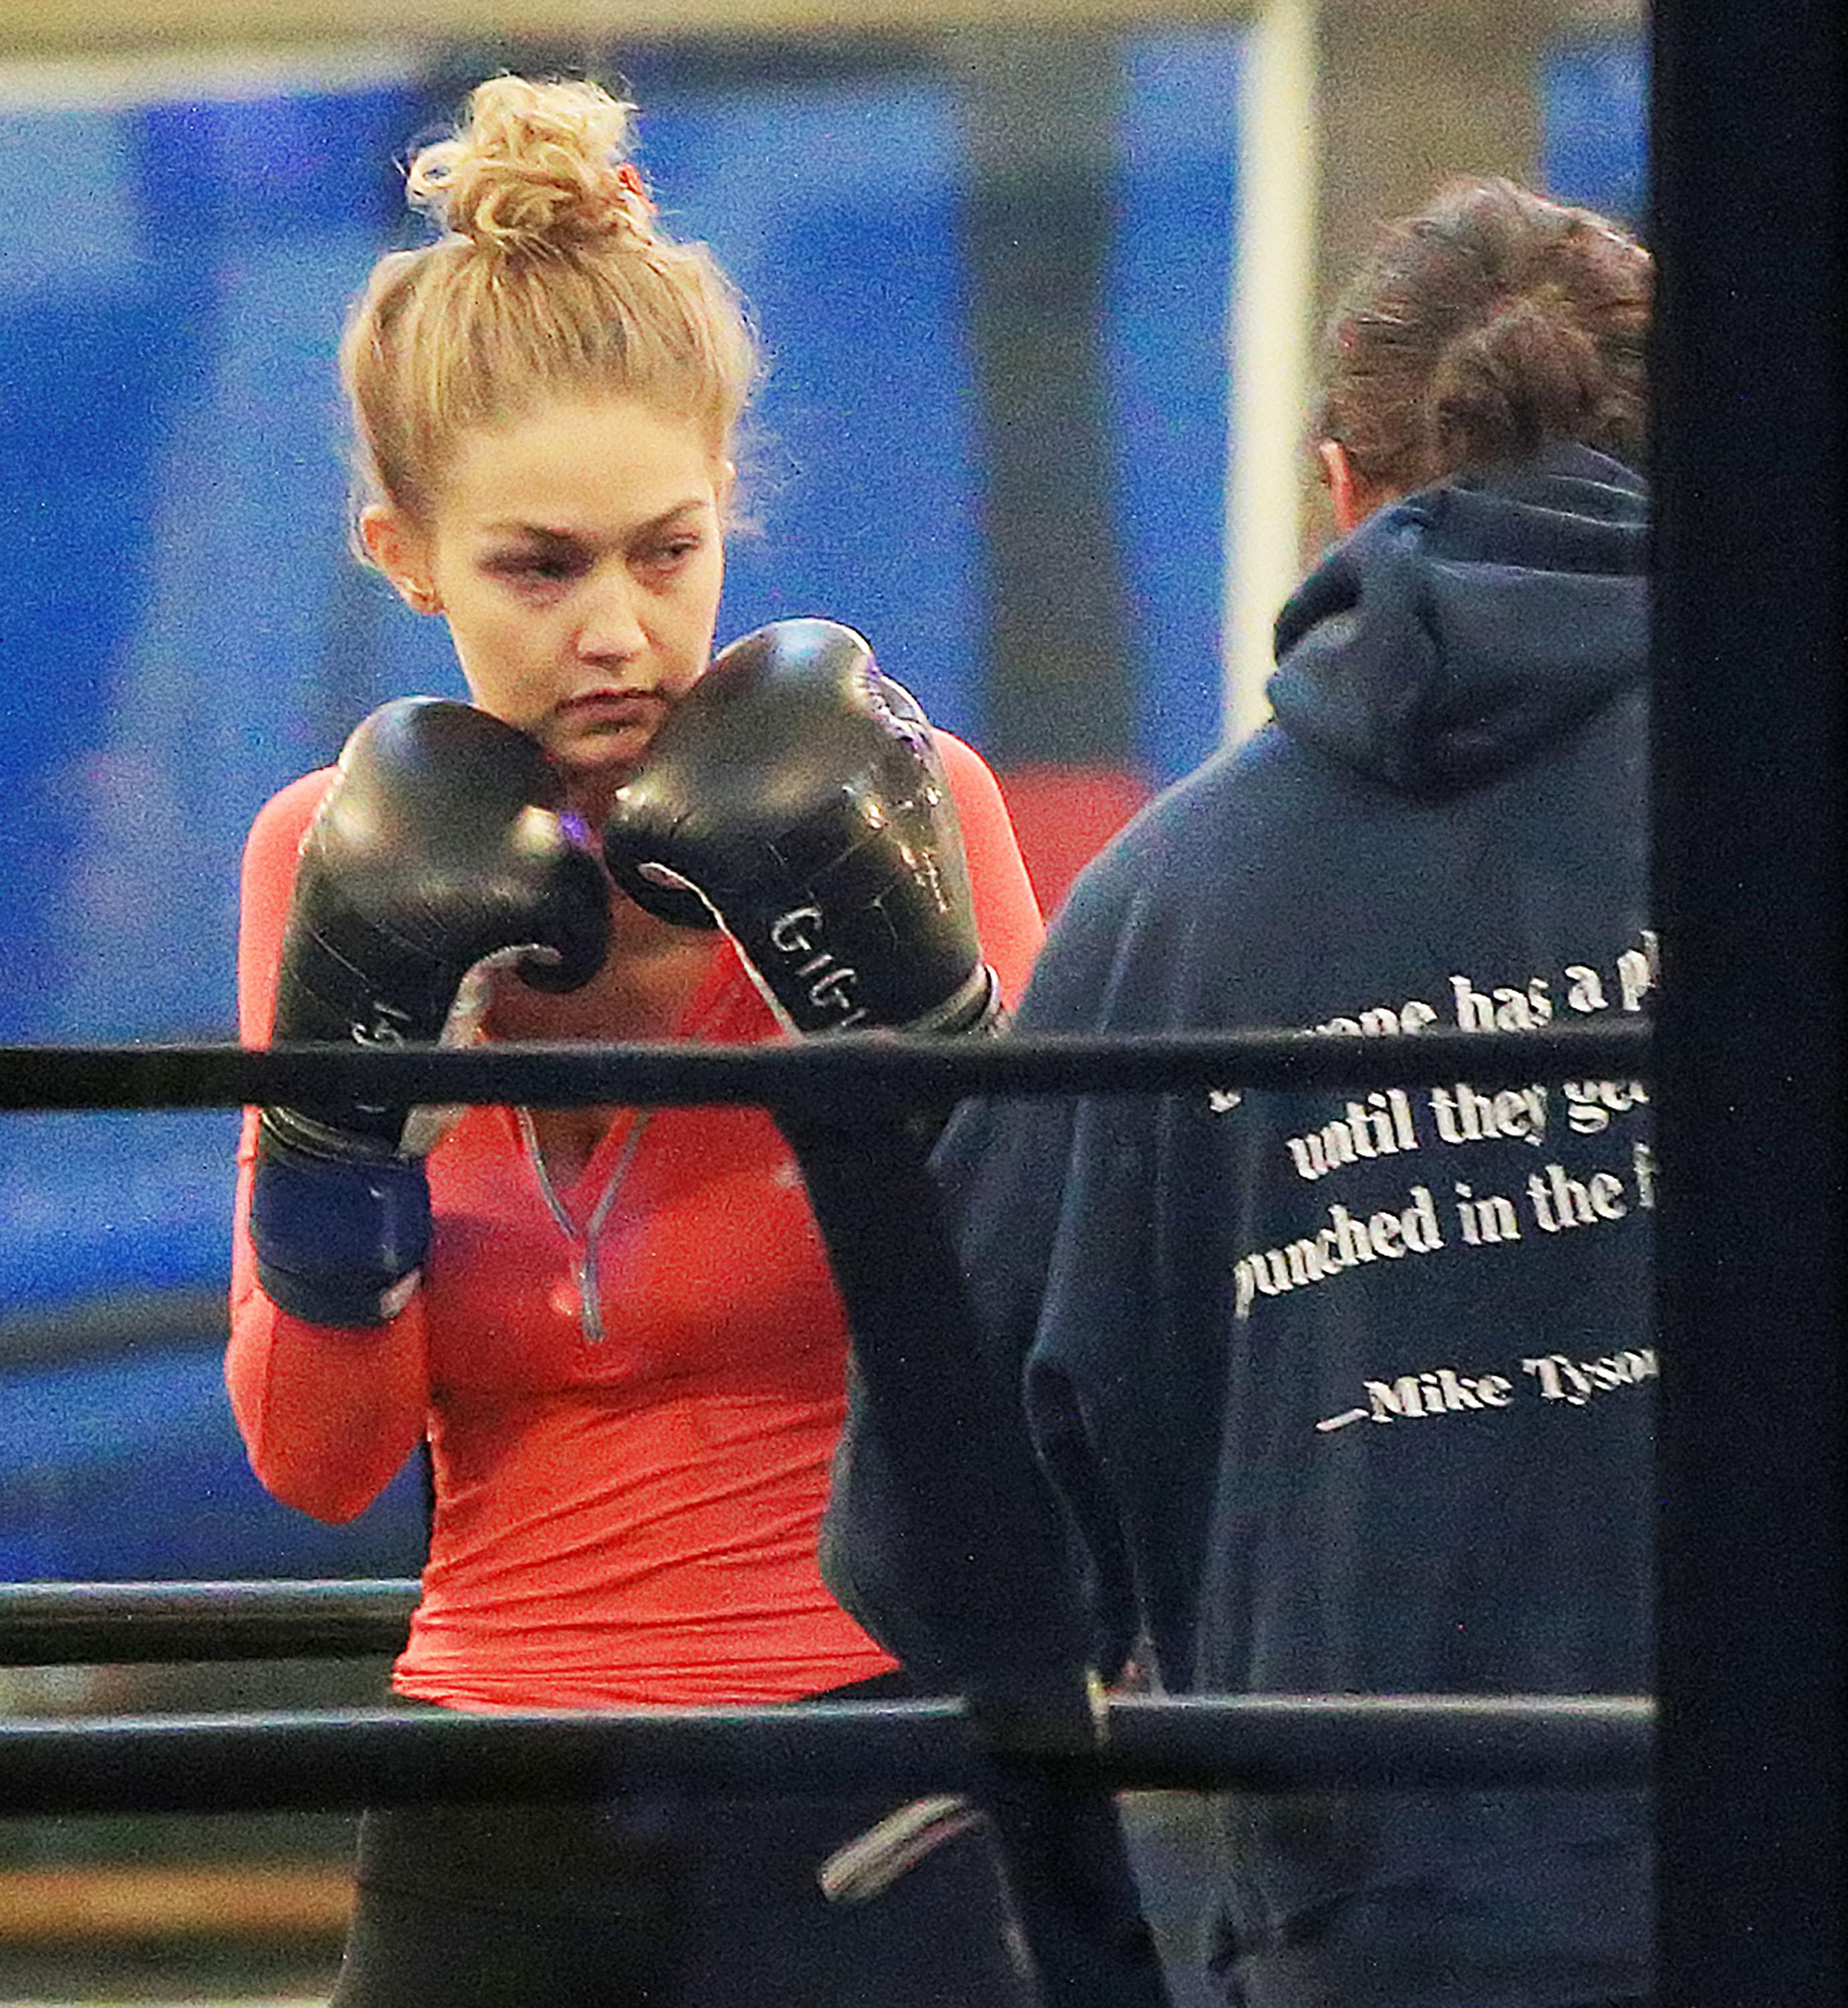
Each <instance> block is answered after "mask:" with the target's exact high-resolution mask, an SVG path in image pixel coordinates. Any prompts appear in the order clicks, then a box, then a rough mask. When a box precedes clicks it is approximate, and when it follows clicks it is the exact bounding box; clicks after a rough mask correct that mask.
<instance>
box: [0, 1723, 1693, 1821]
mask: <svg viewBox="0 0 1848 2008" xmlns="http://www.w3.org/2000/svg"><path fill="white" fill-rule="evenodd" d="M1654 1741H1655V1711H1654V1707H1653V1705H1652V1703H1651V1702H1649V1701H1648V1699H1646V1698H1644V1697H1641V1696H1636V1695H1614V1696H1605V1697H1600V1698H1595V1699H1592V1698H1586V1697H1569V1696H1567V1697H1562V1696H1545V1697H1539V1696H1527V1697H1521V1696H1472V1695H1372V1696H1362V1695H1343V1696H1297V1695H1238V1696H1215V1697H1211V1698H1207V1697H1191V1698H1188V1699H1180V1700H1157V1699H1140V1698H1138V1699H1119V1700H1113V1701H1111V1702H1109V1703H1108V1705H1107V1706H1106V1708H1105V1709H1104V1734H1103V1735H1102V1736H1101V1738H1099V1739H1097V1741H1095V1742H1094V1743H1090V1742H1087V1744H1085V1745H1079V1744H1078V1743H1077V1742H1076V1741H1071V1740H1062V1739H1060V1738H1057V1737H1056V1736H1051V1735H1044V1734H1042V1735H1041V1736H1040V1737H1039V1738H1037V1739H1035V1740H1034V1741H1033V1743H1032V1745H1031V1747H1030V1748H1026V1747H1024V1746H1023V1747H1022V1748H1019V1749H1016V1750H1010V1749H1009V1748H1006V1747H1005V1746H1004V1745H999V1744H998V1743H997V1741H996V1739H995V1736H994V1734H993V1733H992V1730H991V1727H989V1726H988V1723H986V1722H985V1721H984V1718H983V1717H982V1716H981V1715H980V1714H979V1713H977V1711H975V1710H973V1709H972V1708H971V1707H970V1705H969V1704H967V1703H966V1702H962V1701H959V1700H953V1699H946V1700H940V1701H917V1702H814V1703H804V1704H800V1705H799V1706H781V1707H766V1708H761V1709H750V1708H681V1709H674V1708H656V1709H610V1710H599V1711H596V1712H594V1713H592V1712H588V1711H586V1712H565V1711H556V1710H546V1711H536V1712H530V1713H528V1712H525V1711H520V1712H509V1713H495V1714H492V1715H482V1714H472V1713H461V1712H459V1711H455V1710H450V1709H432V1710H430V1711H429V1712H428V1713H425V1712H422V1711H418V1712H412V1711H409V1710H405V1709H327V1710H300V1711H294V1712H289V1713H276V1714H242V1715H207V1716H140V1717H136V1716H91V1717H82V1716H79V1717H73V1718H70V1719H69V1720H56V1719H54V1720H12V1721H5V1722H0V1806H3V1807H4V1808H5V1811H6V1812H8V1813H9V1814H23V1813H50V1812H60V1813H74V1812H87V1813H102V1812H116V1813H121V1812H256V1811H266V1810H267V1811H277V1810H281V1809H285V1808H288V1809H295V1810H302V1809H306V1808H317V1809H320V1810H323V1811H335V1810H341V1809H352V1808H360V1807H362V1806H367V1805H429V1804H439V1803H440V1804H445V1805H447V1804H455V1803H462V1802H469V1801H482V1800H496V1799H500V1800H505V1799H517V1800H546V1799H560V1800H564V1799H579V1798H591V1797H595V1796H597V1795H599V1794H609V1793H616V1792H623V1791H636V1790H641V1791H647V1790H670V1791H677V1792H681V1793H687V1794H695V1795H713V1796H719V1795H723V1794H728V1793H733V1792H741V1791H743V1792H752V1791H754V1792H766V1791H767V1792H776V1791H804V1792H807V1791H831V1790H839V1791H847V1790H864V1789H867V1788H868V1787H871V1788H875V1789H882V1790H889V1791H891V1792H892V1794H894V1796H895V1798H905V1797H911V1796H916V1795H917V1794H922V1793H924V1792H938V1791H967V1792H970V1793H977V1792H979V1791H981V1790H982V1789H983V1787H984V1780H985V1779H986V1777H987V1776H988V1772H989V1769H990V1767H991V1766H992V1764H993V1763H994V1762H995V1760H996V1759H1002V1760H1004V1761H1005V1760H1006V1759H1009V1758H1012V1757H1023V1758H1028V1759H1030V1760H1031V1762H1032V1763H1033V1764H1034V1767H1035V1768H1036V1769H1038V1770H1041V1771H1043V1772H1044V1773H1048V1774H1049V1775H1050V1776H1052V1777H1053V1778H1054V1779H1055V1780H1060V1781H1063V1782H1065V1783H1069V1784H1090V1785H1096V1786H1099V1787H1112V1788H1115V1789H1120V1790H1129V1791H1136V1790H1191V1791H1200V1790H1204V1789H1207V1788H1210V1787H1216V1786H1223V1785H1227V1784H1237V1785H1238V1787H1240V1788H1241V1789H1242V1790H1246V1791H1264V1792H1285V1791H1310V1790H1316V1789H1323V1788H1327V1787H1334V1786H1340V1787H1346V1788H1348V1789H1356V1788H1359V1789H1374V1788H1377V1789H1383V1790H1385V1789H1399V1788H1407V1787H1451V1786H1463V1787H1468V1786H1476V1785H1486V1784H1493V1785H1497V1786H1502V1787H1507V1786H1531V1787H1560V1786H1579V1787H1585V1786H1592V1787H1622V1786H1631V1785H1637V1784H1641V1783H1643V1782H1644V1781H1645V1780H1646V1779H1647V1777H1648V1775H1649V1770H1650V1766H1651V1763H1652V1756H1653V1751H1654Z"/></svg>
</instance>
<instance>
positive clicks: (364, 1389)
mask: <svg viewBox="0 0 1848 2008" xmlns="http://www.w3.org/2000/svg"><path fill="white" fill-rule="evenodd" d="M937 738H938V746H939V748H940V749H941V751H942V755H943V758H944V763H945V769H946V770H947V772H948V774H949V780H950V783H951V787H952V793H953V794H954V796H955V798H956V808H957V811H958V814H959V818H960V819H961V822H962V827H963V840H964V843H965V844H966V847H967V850H968V854H969V864H970V882H971V885H972V886H973V892H974V896H975V907H976V918H977V926H978V928H979V929H980V932H981V939H982V943H983V946H984V950H985V952H986V953H987V955H988V960H989V961H990V962H991V964H992V965H993V966H994V967H995V970H996V972H997V974H998V976H999V977H1000V980H1001V985H1002V992H1003V994H1004V995H1005V996H1006V997H1007V998H1008V999H1009V1001H1010V1002H1012V1000H1014V999H1016V998H1017V996H1018V995H1019V992H1020V990H1021V989H1022V988H1023V986H1024V985H1025V982H1026V976H1027V974H1028V971H1029V970H1030V967H1031V964H1032V961H1033V957H1034V953H1036V951H1037V948H1038V946H1039V942H1040V938H1041V932H1042V926H1041V917H1040V912H1039V908H1038V905H1037V902H1036V900H1035V899H1034V893H1033V890H1032V888H1031V886H1030V883H1029V882H1028V879H1027V877H1026V870H1025V868H1024V866H1023V864H1022V862H1021V858H1020V853H1019V846H1018V844H1017V843H1016V840H1015V837H1014V833H1013V829H1012V825H1011V823H1010V822H1009V818H1008V815H1007V811H1006V809H1005V806H1004V804H1003V803H1002V797H1001V792H1000V790H999V788H998V787H997V785H996V783H995V778H994V776H993V775H992V774H991V772H989V771H988V768H987V766H986V765H984V763H983V762H982V761H981V758H980V757H979V756H978V755H976V754H975V753H974V752H973V751H971V750H970V748H968V747H966V746H965V745H963V744H962V743H961V742H960V741H957V740H956V739H954V738H952V737H950V736H949V734H942V733H940V734H938V735H937ZM332 772H333V770H332V769H322V770H320V772H316V773H313V774H309V775H307V776H304V777H303V778H302V780H299V781H296V782H295V783H292V784H291V785H290V786H289V787H287V788H284V790H282V791H281V794H278V795H277V796H276V797H274V799H273V800H271V801H270V802H269V803H268V804H266V806H265V807H264V808H263V810H262V811H260V813H259V815H258V816H257V818H256V822H255V824H254V825H253V828H252V830H251V833H250V836H249V841H248V843H247V844H246V849H245V855H244V868H243V880H242V924H241V930H240V935H239V962H238V974H239V1023H240V1029H241V1033H242V1038H243V1040H244V1042H245V1043H246V1045H263V1044H265V1043H267V1041H268V1039H269V1037H270V1027H271V1024H272V1022H273V1019H274V1003H275V992H276V978H277V962H278V959H279V956H280V953H281V942H282V933H283V926H284V920H285V918H286V915H287V911H288V901H289V895H290V891H291V889H292V886H293V883H294V878H295V859H296V855H297V853H298V851H299V847H300V844H301V841H302V836H303V835H304V833H306V829H307V827H308V825H309V821H310V819H311V818H313V814H314V811H315V810H316V808H317V807H318V806H319V804H320V801H321V798H322V797H323V795H324V794H326V792H327V787H328V786H329V784H330V781H331V780H332ZM671 1036H673V1037H675V1038H687V1039H700V1040H707V1041H757V1040H761V1039H766V1038H774V1037H776V1036H779V1031H778V1027H777V1026H776V1021H775V1020H773V1019H772V1016H771V1014H770V1012H769V1007H768V1006H766V1005H765V1002H763V1000H762V999H761V997H760V995H758V992H757V990H756V989H755V988H754V986H753V985H752V984H751V981H750V980H749V978H748V977H747V975H746V974H745V972H744V968H743V966H742V964H741V963H740V961H739V960H738V958H737V955H736V954H735V953H734V952H733V950H732V949H731V948H730V946H729V945H728V944H726V943H725V942H723V941H722V940H719V939H717V938H715V942H714V947H713V951H712V961H711V964H710V966H709V967H708V970H707V971H706V974H705V977H704V980H703V981H702V982H701V985H700V987H699V989H698V994H697V995H695V996H694V999H693V1001H692V1002H691V1005H690V1006H689V1007H688V1008H687V1010H686V1011H685V1012H684V1013H683V1015H682V1016H681V1019H680V1023H678V1025H677V1027H675V1029H674V1031H673V1034H671ZM255 1127H256V1124H255V1115H254V1112H250V1113H249V1114H247V1115H246V1120H245V1125H244V1133H243V1141H242V1148H241V1150H240V1152H239V1181H238V1199H237V1221H236V1234H235V1250H234V1259H233V1268H232V1280H231V1342H230V1346H229V1349H228V1353H227V1356H226V1363H225V1377H226V1381H227V1384H228V1388H229V1391H230V1394H231V1405H232V1407H233V1409H234V1410H235V1413H236V1416H237V1419H238V1424H239V1429H240V1430H242V1434H243V1437H244V1441H245V1444H246V1448H247V1449H248V1451H249V1456H250V1461H251V1463H252V1465H253V1468H254V1469H255V1470H256V1473H257V1475H258V1476H259V1477H260V1479H262V1480H263V1483H264V1484H265V1485H266V1486H267V1487H268V1488H269V1490H270V1491H271V1492H273V1493H274V1494H275V1495H276V1496H277V1497H278V1498H279V1499H281V1500H282V1501H284V1502H285V1503H287V1504H290V1505H292V1506H296V1507H299V1508H301V1509H302V1510H303V1511H306V1512H309V1513H312V1514H314V1515H316V1516H318V1517H320V1518H324V1519H330V1520H342V1519H347V1518H351V1517H352V1515H355V1513H358V1512H359V1511H361V1510H362V1509H363V1508H365V1507H366V1505H367V1504H369V1502H370V1501H372V1500H373V1498H375V1497H376V1496H377V1494H379V1492H380V1490H382V1489H383V1487H384V1486H385V1485H386V1484H387V1483H388V1482H389V1481H390V1479H391V1478H392V1477H393V1476H394V1474H395V1473H396V1472H398V1469H400V1468H401V1466H402V1465H403V1464H404V1462H405V1459H406V1458H407V1457H408V1456H409V1455H411V1454H412V1451H414V1450H415V1448H416V1447H417V1445H418V1444H419V1442H420V1441H423V1440H424V1439H425V1438H426V1437H427V1438H428V1440H429V1445H430V1450H431V1456H432V1465H433V1473H434V1478H435V1492H436V1507H435V1512H434V1515H433V1525H432V1530H431V1539H430V1547H429V1557H428V1561H427V1562H426V1566H425V1568H424V1571H423V1581H422V1598H421V1601H420V1603H419V1607H418V1610H417V1611H416V1614H415V1617H414V1618H413V1620H412V1626H411V1634H410V1639H409V1642H408V1645H407V1646H406V1647H405V1651H404V1653H402V1654H401V1656H400V1658H399V1660H398V1663H397V1666H396V1668H395V1670H394V1685H396V1687H397V1688H398V1690H399V1691H400V1692H402V1693H404V1694H406V1695H414V1696H416V1697H418V1698H419V1699H423V1700H426V1701H431V1702H440V1703H442V1704H444V1705H446V1706H453V1707H462V1708H497V1707H513V1708H532V1707H595V1706H609V1705H627V1704H633V1703H637V1702H678V1703H688V1702H774V1701H786V1700H793V1699H797V1698H798V1697H800V1696H801V1695H809V1694H814V1693H816V1692H820V1691H821V1690H822V1689H824V1688H829V1687H833V1686H836V1685H840V1684H842V1683H843V1682H846V1681H854V1680H860V1679H863V1678H865V1677H868V1676H870V1675H871V1674H877V1673H880V1672H882V1671H885V1670H888V1669H889V1668H890V1667H891V1666H892V1660H890V1658H889V1656H887V1655H886V1654H885V1653H884V1652H883V1651H882V1649H880V1648H879V1647H878V1646H876V1645H875V1643H874V1642H873V1641H872V1640H871V1639H870V1638H868V1637H867V1635H866V1634H865V1633H864V1631H861V1630H860V1628H859V1626H858V1625H857V1624H855V1623H854V1622H853V1620H852V1619H851V1618H850V1617H848V1616H847V1614H846V1613H845V1612H844V1611H843V1610H841V1608H840V1607H839V1605H838V1604H836V1603H835V1602H834V1600H833V1599H832V1597H831V1596H829V1594H828V1592H827V1590H826V1589H825V1588H824V1586H823V1585H822V1579H821V1575H820V1571H819V1569H818V1564H817V1562H816V1557H815V1543H816V1535H817V1530H818V1526H819V1523H820V1519H821V1514H822V1506H823V1504H824V1502H825V1497H826V1494H827V1487H828V1478H829V1462H830V1460H831V1458H832V1454H833V1450H834V1446H835V1442H836V1438H837V1437H838V1435H839V1430H840V1427H841V1423H842V1419H843V1405H844V1399H845V1392H844V1382H845V1371H846V1325H845V1320H844V1318H843V1313H842V1310H841V1306H840V1303H839V1298H838V1296H836V1291H835V1288H834V1284H833V1280H832V1276H831V1275H830V1274H829V1269H828V1265H827V1261H826V1258H825V1255H824V1254H823V1252H822V1244H821V1240H820V1237H819V1235H818V1231H817V1229H816V1227H815V1225H814V1219H813V1218H812V1216H811V1213H810V1211H809V1207H808V1203H807V1197H806V1196H805V1194H804V1191H803V1188H802V1183H801V1179H800V1175H799V1174H798V1173H797V1168H796V1166H795V1164H794V1162H793V1160H792V1158H791V1157H790V1152H789V1151H788V1148H787V1147H786V1145H785V1144H784V1143H783V1139H782V1137H781V1136H780V1135H779V1133H778V1131H777V1129H776V1126H775V1125H774V1124H773V1123H772V1122H771V1120H770V1119H769V1117H768V1116H767V1115H765V1113H764V1112H762V1111H761V1110H759V1109H754V1108H661V1109H655V1110H652V1111H650V1110H624V1111H620V1112H618V1113H617V1116H616V1119H615V1120H614V1121H613V1123H612V1124H611V1126H610V1129H609V1131H608V1133H606V1135H605V1136H604V1137H603V1138H602V1141H601V1143H600V1144H599V1145H598V1147H597V1148H596V1150H595V1152H594V1153H593V1154H592V1157H591V1158H590V1159H589V1161H588V1163H587V1164H586V1165H585V1168H584V1169H583V1171H582V1172H581V1174H580V1175H578V1177H577V1178H576V1179H574V1180H573V1181H572V1182H571V1183H568V1184H566V1185H564V1186H562V1187H555V1186H553V1183H552V1182H551V1180H550V1179H549V1177H548V1175H547V1173H546V1168H545V1165H544V1163H543V1161H542V1158H541V1156H540V1154H539V1150H538V1147H537V1145H536V1144H535V1139H534V1137H533V1133H532V1126H531V1124H530V1122H529V1121H528V1119H527V1117H526V1115H525V1112H523V1111H521V1110H519V1109H514V1108H473V1109H471V1110H469V1111H468V1112H467V1114H466V1115H465V1116H464V1117H463V1118H462V1119H461V1122H459V1123H458V1125H457V1126H456V1127H455V1128H454V1129H452V1130H451V1132H450V1133H449V1134H448V1135H447V1137H445V1138H444V1139H443V1141H442V1142H441V1143H440V1144H438V1145H437V1147H436V1149H435V1150H434V1151H433V1152H432V1154H431V1155H430V1158H429V1181H430V1196H431V1205H432V1213H433V1235H432V1239H431V1246H430V1253H429V1260H428V1261H427V1263H426V1267H425V1272H424V1282H423V1285H422V1289H420V1290H419V1292H417V1293H416V1294H415V1296H413V1297H412V1299H411V1301H410V1302H409V1303H408V1305H406V1306H405V1308H404V1310H401V1311H400V1312H399V1313H398V1315H397V1316H396V1317H394V1318H392V1319H391V1320H390V1321H389V1322H387V1324H383V1325H378V1326H373V1327H363V1328H353V1329H345V1328H334V1327H325V1326H320V1325H315V1324H309V1323H307V1322H306V1321H304V1320H302V1319H299V1318H295V1317H291V1316H289V1315H288V1313H285V1312H283V1311H281V1310H277V1307H276V1306H274V1304H272V1303H270V1301H269V1299H267V1297H266V1296H264V1295H263V1292H262V1290H261V1289H260V1287H259V1286H258V1284H257V1282H256V1263H255V1257H254V1255H253V1250H252V1248H251V1245H250V1238H249V1190H250V1179H251V1166H252V1161H253V1153H254V1149H255Z"/></svg>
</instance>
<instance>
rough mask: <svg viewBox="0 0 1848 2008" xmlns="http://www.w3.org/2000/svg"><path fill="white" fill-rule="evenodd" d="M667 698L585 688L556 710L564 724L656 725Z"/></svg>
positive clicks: (632, 692) (636, 692)
mask: <svg viewBox="0 0 1848 2008" xmlns="http://www.w3.org/2000/svg"><path fill="white" fill-rule="evenodd" d="M666 705H667V701H666V698H663V697H659V696H657V695H655V693H654V692H652V691H618V690H599V691H585V694H584V695H582V696H581V697H574V698H567V699H566V700H565V702H564V703H563V704H561V705H559V707H558V709H557V716H558V718H559V719H560V720H561V721H562V722H563V723H565V724H567V725H578V726H583V725H602V726H632V725H648V726H652V725H655V724H658V723H659V721H660V718H661V715H662V713H663V711H665V710H666Z"/></svg>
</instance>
